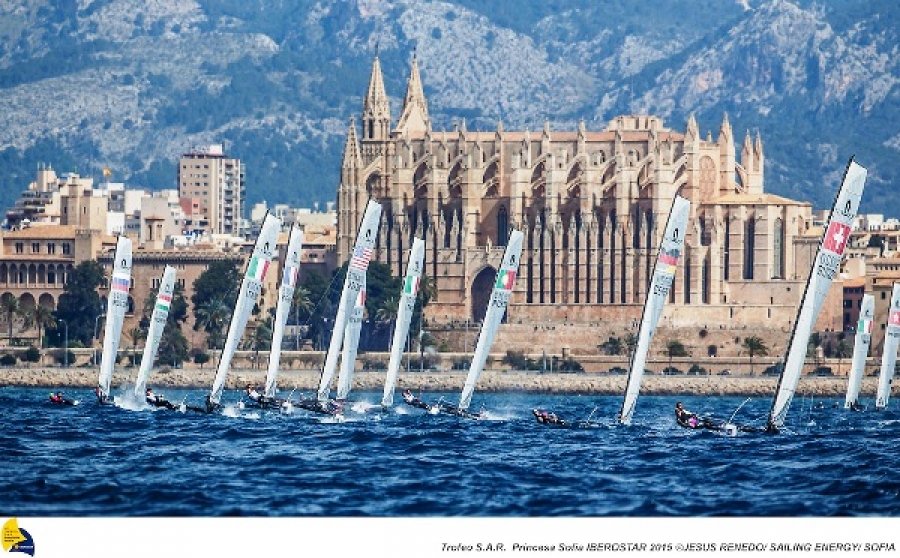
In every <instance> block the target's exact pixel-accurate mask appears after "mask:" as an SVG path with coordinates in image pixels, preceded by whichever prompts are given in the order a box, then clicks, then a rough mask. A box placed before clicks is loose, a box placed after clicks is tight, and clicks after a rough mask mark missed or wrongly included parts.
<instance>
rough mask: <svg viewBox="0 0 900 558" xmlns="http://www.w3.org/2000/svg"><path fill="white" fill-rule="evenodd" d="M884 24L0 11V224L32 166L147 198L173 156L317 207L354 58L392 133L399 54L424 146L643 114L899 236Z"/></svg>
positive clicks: (795, 12) (60, 2) (744, 9)
mask: <svg viewBox="0 0 900 558" xmlns="http://www.w3.org/2000/svg"><path fill="white" fill-rule="evenodd" d="M897 21H900V6H898V5H897V4H895V3H893V2H888V1H886V0H871V1H867V2H858V1H855V0H833V1H829V2H826V3H821V2H814V1H811V0H793V1H787V0H769V1H763V0H744V1H742V2H729V1H724V0H669V1H666V2H662V1H656V2H644V3H635V2H631V1H628V0H606V1H604V2H595V1H592V0H565V1H564V0H545V1H543V2H531V1H529V2H497V1H496V0H455V1H445V2H439V1H433V0H348V1H341V0H336V1H335V0H333V1H324V0H320V1H310V0H77V1H72V0H0V106H2V107H3V116H4V122H3V123H4V125H3V126H0V169H2V172H0V203H2V204H3V205H4V206H9V205H10V204H11V203H12V202H13V201H14V200H15V198H16V197H17V196H18V194H19V192H21V191H22V190H23V189H24V188H26V187H27V184H28V183H29V182H30V181H31V180H33V177H34V172H35V169H36V168H37V165H38V164H39V163H49V164H51V165H52V166H53V168H54V169H56V170H57V171H59V172H64V171H77V172H79V173H80V174H82V175H93V176H95V177H99V176H101V172H100V171H101V169H103V168H106V167H108V168H110V169H111V170H112V171H113V180H116V181H126V182H127V183H128V184H129V186H133V187H146V188H150V189H161V188H172V187H175V186H176V164H177V161H178V158H179V156H180V155H181V153H183V152H185V151H186V150H187V149H189V148H190V147H192V146H195V145H205V144H210V143H224V144H225V148H226V152H227V153H228V154H229V155H230V156H233V157H239V158H240V159H242V160H243V161H244V163H245V167H246V181H247V197H248V201H249V202H250V203H253V202H257V201H261V200H266V201H267V202H269V203H270V204H274V203H290V204H294V205H306V206H309V205H311V204H313V203H314V202H320V203H324V202H326V201H331V200H333V199H334V197H335V191H336V189H337V184H338V181H339V176H340V159H341V153H342V147H343V142H344V139H345V137H346V133H347V129H348V125H349V120H350V118H351V117H354V116H355V117H358V116H359V114H360V112H361V109H362V96H363V95H364V93H365V91H366V86H367V84H368V79H369V75H370V71H371V67H372V61H373V60H374V57H375V56H376V53H377V56H378V57H379V59H380V61H381V66H382V69H383V71H384V78H385V84H386V87H387V91H388V94H389V95H390V96H391V109H392V114H393V116H394V117H395V118H396V117H397V116H399V112H400V106H401V102H402V96H403V94H404V93H405V83H406V79H407V76H408V72H409V66H410V60H411V57H412V56H413V54H415V56H416V58H417V60H418V63H419V67H420V69H421V75H422V81H423V84H424V88H425V94H426V97H427V99H428V103H429V112H430V116H431V119H432V123H433V126H434V127H435V128H436V129H437V130H441V129H446V130H450V129H453V126H454V125H455V124H456V123H457V122H459V121H461V120H462V119H463V118H465V119H466V124H467V127H468V129H470V130H476V129H481V130H493V129H496V127H497V124H498V122H499V121H501V120H502V122H503V126H504V128H505V129H507V130H513V129H526V128H528V129H531V130H537V129H540V128H542V127H543V125H544V123H545V122H549V123H550V127H551V129H552V130H574V129H575V128H576V127H577V125H578V122H579V121H580V120H584V121H585V125H586V126H587V128H588V129H602V128H604V127H605V126H606V124H607V122H609V121H610V120H611V119H612V118H614V117H615V116H617V115H620V114H630V113H642V114H654V115H658V116H661V117H663V118H664V119H665V122H666V125H667V127H669V128H672V129H675V130H684V129H685V125H686V122H687V119H688V118H689V116H690V115H691V114H694V116H695V118H696V119H697V121H698V123H699V125H700V128H701V134H702V135H703V136H704V137H705V136H706V135H707V133H711V134H712V136H713V137H714V138H715V137H716V136H717V135H718V130H719V126H720V123H721V121H722V119H723V117H724V115H725V114H726V113H727V115H728V118H729V120H730V122H731V125H732V127H733V129H734V131H735V136H736V141H738V142H739V144H740V142H742V140H743V136H744V134H745V133H746V132H750V133H752V134H754V135H755V133H756V132H757V131H759V132H760V134H761V135H762V139H763V143H764V147H765V154H766V176H765V180H766V189H767V191H769V192H773V193H776V194H780V195H784V196H788V197H792V198H797V199H804V200H809V201H811V202H813V204H814V206H815V207H816V208H826V207H828V206H829V205H830V203H831V201H832V199H833V196H834V193H835V192H836V189H837V183H838V181H839V180H840V176H841V174H842V172H843V170H844V168H845V166H846V162H847V160H848V159H849V157H850V156H851V155H855V156H856V158H857V160H858V161H859V162H860V163H861V164H862V165H863V166H866V167H867V168H868V169H869V171H870V174H869V182H868V186H867V191H866V195H865V198H864V203H863V206H862V207H861V211H862V212H864V213H865V212H873V213H874V212H879V213H886V214H889V215H893V216H900V201H898V199H897V198H896V197H895V196H892V195H891V193H890V192H891V187H892V184H893V183H894V182H895V179H896V178H897V177H898V169H897V164H896V163H895V161H896V160H897V156H898V150H900V103H898V96H900V87H898V82H900V69H898V64H900V62H898V60H900V57H898V54H900V53H898V49H900V26H898V25H897V23H896V22H897Z"/></svg>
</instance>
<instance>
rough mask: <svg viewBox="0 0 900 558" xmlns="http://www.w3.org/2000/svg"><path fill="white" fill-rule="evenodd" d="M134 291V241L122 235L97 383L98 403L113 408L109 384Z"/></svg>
mask: <svg viewBox="0 0 900 558" xmlns="http://www.w3.org/2000/svg"><path fill="white" fill-rule="evenodd" d="M130 288H131V240H130V239H129V238H128V237H126V236H120V237H119V239H118V240H117V241H116V253H115V256H113V272H112V277H111V278H110V283H109V298H108V300H107V302H106V326H105V327H104V332H103V353H102V356H101V357H100V377H99V379H98V382H97V392H96V393H97V402H98V403H100V404H101V405H111V404H112V401H111V400H110V398H109V384H110V382H111V381H112V375H113V368H114V367H115V365H116V355H118V353H119V339H120V338H121V337H122V324H123V322H124V321H125V311H126V310H128V290H129V289H130Z"/></svg>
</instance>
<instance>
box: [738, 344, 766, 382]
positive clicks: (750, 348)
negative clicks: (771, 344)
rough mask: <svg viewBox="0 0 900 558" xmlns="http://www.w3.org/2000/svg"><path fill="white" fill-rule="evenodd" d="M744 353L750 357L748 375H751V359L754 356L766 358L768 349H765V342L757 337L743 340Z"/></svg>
mask: <svg viewBox="0 0 900 558" xmlns="http://www.w3.org/2000/svg"><path fill="white" fill-rule="evenodd" d="M743 348H744V351H746V352H747V355H748V356H749V357H750V374H751V375H753V357H755V356H757V355H758V356H766V355H768V354H769V348H768V347H766V344H765V342H763V340H762V339H760V338H759V337H757V336H755V335H754V336H752V337H746V338H744V344H743Z"/></svg>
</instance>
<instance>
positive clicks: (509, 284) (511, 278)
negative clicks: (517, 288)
mask: <svg viewBox="0 0 900 558" xmlns="http://www.w3.org/2000/svg"><path fill="white" fill-rule="evenodd" d="M515 284H516V272H515V270H512V269H501V270H500V272H499V273H497V283H496V284H495V285H494V288H495V289H503V290H504V291H511V290H512V288H513V285H515Z"/></svg>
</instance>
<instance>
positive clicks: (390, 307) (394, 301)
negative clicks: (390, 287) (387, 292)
mask: <svg viewBox="0 0 900 558" xmlns="http://www.w3.org/2000/svg"><path fill="white" fill-rule="evenodd" d="M399 311H400V296H399V295H393V296H388V297H387V298H385V299H384V300H383V301H381V306H379V307H378V310H376V311H375V324H376V327H382V328H383V327H385V326H386V327H387V329H388V331H389V332H390V334H389V335H388V339H390V340H393V338H394V326H395V325H396V323H397V315H398V313H399ZM390 342H391V341H388V343H390Z"/></svg>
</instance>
